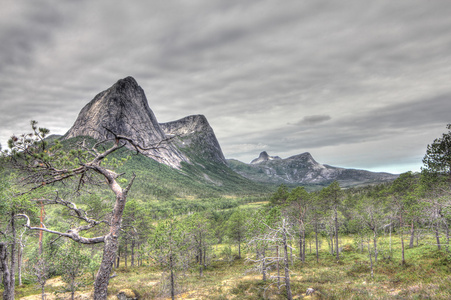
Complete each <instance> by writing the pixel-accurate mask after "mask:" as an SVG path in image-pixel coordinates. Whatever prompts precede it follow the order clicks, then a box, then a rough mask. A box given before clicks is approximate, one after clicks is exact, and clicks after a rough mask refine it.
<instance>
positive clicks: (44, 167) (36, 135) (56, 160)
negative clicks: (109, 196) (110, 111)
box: [8, 121, 168, 300]
mask: <svg viewBox="0 0 451 300" xmlns="http://www.w3.org/2000/svg"><path fill="white" fill-rule="evenodd" d="M36 124H37V122H35V121H32V122H31V126H32V129H33V132H32V133H30V134H24V135H21V136H19V137H16V136H13V137H12V138H11V139H10V140H9V142H8V144H9V147H10V149H11V152H10V158H11V162H10V163H11V165H12V166H13V167H14V168H15V169H17V170H19V171H21V174H22V176H23V177H22V178H21V183H22V184H23V186H24V187H26V190H25V192H23V194H25V193H31V192H33V191H36V190H38V189H44V188H47V187H49V186H55V185H57V184H61V183H62V184H66V183H68V182H69V181H73V182H75V183H76V184H75V186H76V188H75V190H76V191H77V192H80V190H81V189H82V188H83V187H85V186H86V185H89V184H95V185H98V184H100V183H102V182H103V183H106V184H107V186H108V188H109V189H110V190H111V192H113V194H114V196H115V202H114V207H113V210H112V213H111V214H110V217H109V219H108V220H95V219H93V218H90V217H89V216H88V214H87V212H86V211H85V210H83V209H82V208H79V207H77V205H76V204H75V203H74V202H71V201H68V200H65V199H62V198H61V197H60V195H59V193H58V191H55V192H54V193H55V196H53V197H48V198H39V199H37V201H39V202H42V203H44V204H46V205H49V204H53V205H61V206H64V207H66V209H68V210H69V211H70V212H71V214H72V215H73V216H74V217H75V218H77V219H78V220H80V224H81V225H80V226H77V227H74V228H71V229H69V230H67V231H66V232H59V231H56V230H52V229H50V228H47V227H46V226H45V224H41V226H32V225H31V223H30V218H29V217H28V216H27V215H26V214H20V216H21V217H23V218H25V219H26V221H27V223H26V225H25V226H26V227H27V228H28V229H30V230H40V231H45V232H49V233H52V234H56V235H58V236H61V237H66V238H70V239H72V240H74V241H76V242H78V243H81V244H97V243H104V247H103V258H102V262H101V264H100V267H99V270H98V272H97V275H96V278H95V282H94V299H96V300H99V299H106V298H107V287H108V283H109V280H110V274H111V270H112V267H113V262H114V259H115V257H116V252H117V249H118V236H119V231H120V230H121V221H122V215H123V211H124V207H125V203H126V201H127V194H128V192H129V191H130V189H131V187H132V185H133V181H134V179H135V177H136V176H135V174H133V175H132V176H131V178H130V179H129V183H128V184H127V186H126V187H125V188H123V187H121V186H120V185H119V183H118V178H119V177H120V176H123V175H124V174H117V173H116V172H114V171H113V170H110V169H109V168H108V165H107V163H105V158H107V157H108V156H109V155H111V154H113V153H115V152H117V151H118V150H120V149H122V148H124V147H125V146H127V147H128V148H132V149H134V150H136V152H137V153H138V152H145V151H147V150H152V149H159V148H161V147H164V144H165V143H167V141H168V140H162V141H160V142H159V143H157V144H155V145H152V146H150V147H143V146H141V145H138V144H136V143H135V142H134V141H133V140H132V139H130V138H128V137H126V136H122V135H118V134H115V133H114V132H112V131H110V130H108V129H106V131H107V132H108V137H107V138H106V139H105V140H103V141H100V142H96V143H94V144H93V145H88V143H87V142H86V140H84V141H83V142H82V143H80V144H78V147H77V149H72V150H71V151H70V152H69V153H66V152H65V151H63V150H62V145H61V144H60V143H59V142H58V141H57V142H56V143H55V144H54V145H52V146H51V147H49V146H48V143H47V141H45V136H46V134H47V133H48V132H49V131H48V130H47V129H45V128H38V127H37V126H36ZM100 224H106V225H107V226H108V229H109V230H108V232H107V233H105V234H103V235H99V236H96V237H89V238H87V237H84V236H83V235H82V233H83V232H85V231H87V230H90V229H93V228H94V227H96V226H98V225H100Z"/></svg>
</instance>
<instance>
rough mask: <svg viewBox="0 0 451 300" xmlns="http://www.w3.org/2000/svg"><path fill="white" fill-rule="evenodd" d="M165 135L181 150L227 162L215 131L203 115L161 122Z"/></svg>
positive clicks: (215, 160) (204, 157) (208, 158)
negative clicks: (171, 138)
mask: <svg viewBox="0 0 451 300" xmlns="http://www.w3.org/2000/svg"><path fill="white" fill-rule="evenodd" d="M160 127H161V128H162V129H163V131H164V133H165V134H166V135H167V136H172V137H174V139H175V140H176V141H177V142H176V144H177V147H179V149H181V150H182V151H183V152H185V151H190V152H191V154H195V155H197V156H199V157H201V158H202V159H207V160H211V161H214V162H218V163H222V164H227V162H226V159H225V157H224V154H223V153H222V150H221V146H220V145H219V142H218V140H217V139H216V136H215V133H214V132H213V129H212V128H211V126H210V124H209V123H208V121H207V119H206V118H205V116H203V115H192V116H188V117H185V118H182V119H180V120H177V121H172V122H168V123H161V124H160Z"/></svg>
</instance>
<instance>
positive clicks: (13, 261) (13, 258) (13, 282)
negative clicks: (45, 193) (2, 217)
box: [9, 213, 17, 297]
mask: <svg viewBox="0 0 451 300" xmlns="http://www.w3.org/2000/svg"><path fill="white" fill-rule="evenodd" d="M14 218H15V214H14V213H12V214H11V231H12V235H13V240H12V243H11V269H10V271H9V272H10V274H9V276H10V277H11V279H10V282H11V290H12V295H13V297H14V289H15V287H16V243H17V234H16V222H15V220H14Z"/></svg>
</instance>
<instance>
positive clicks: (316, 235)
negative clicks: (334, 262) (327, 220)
mask: <svg viewBox="0 0 451 300" xmlns="http://www.w3.org/2000/svg"><path fill="white" fill-rule="evenodd" d="M315 242H316V263H319V253H318V224H315Z"/></svg>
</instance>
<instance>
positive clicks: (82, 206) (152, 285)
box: [0, 122, 451, 299]
mask: <svg viewBox="0 0 451 300" xmlns="http://www.w3.org/2000/svg"><path fill="white" fill-rule="evenodd" d="M448 129H450V127H449V126H448ZM47 134H48V130H46V129H43V128H38V127H37V125H36V123H35V122H33V123H32V133H31V134H29V135H23V136H19V137H13V138H12V139H11V141H10V142H9V148H10V150H9V151H4V152H3V155H2V158H1V159H2V162H1V167H2V170H1V176H2V180H1V181H0V198H1V201H0V212H1V213H0V271H1V273H0V274H1V277H2V286H1V291H0V292H1V293H2V295H3V299H19V298H25V299H27V297H30V298H28V299H37V298H36V294H38V295H37V296H38V297H39V298H42V299H44V297H45V299H58V298H64V299H69V298H72V299H74V298H75V297H76V296H77V295H78V294H85V295H87V296H88V297H93V298H95V299H115V298H116V295H117V294H118V293H120V292H122V293H132V294H134V295H135V297H138V298H139V299H158V298H161V299H166V298H172V299H296V298H298V299H299V298H300V297H312V298H315V297H316V298H317V299H349V298H354V299H423V298H424V299H449V298H451V273H450V271H451V253H450V240H449V239H450V233H449V226H450V222H451V207H450V204H451V181H450V177H449V174H450V170H449V153H450V151H449V149H450V147H449V146H448V141H449V137H450V136H451V133H450V132H448V133H445V134H444V135H443V137H442V138H438V139H436V140H434V142H433V143H432V144H431V145H429V146H428V148H427V151H426V155H425V158H424V160H423V162H424V164H425V167H424V169H423V170H422V172H421V173H411V172H407V173H404V174H401V175H400V176H399V177H398V178H397V179H396V180H394V181H393V182H391V183H384V184H379V185H371V186H365V187H358V188H348V189H342V188H340V185H339V184H338V183H337V182H331V183H330V184H329V185H328V186H325V187H324V188H322V189H319V190H317V191H311V192H308V191H307V190H306V189H305V188H304V187H295V188H290V187H287V186H284V185H281V186H279V187H275V188H273V190H272V192H271V193H266V190H264V191H263V193H261V194H259V193H258V191H256V190H252V189H253V187H250V188H246V187H243V190H245V192H243V191H239V190H238V186H234V187H233V188H231V189H230V190H225V189H226V188H224V190H220V189H219V188H217V189H216V190H215V189H214V188H212V187H203V186H202V185H201V184H200V183H196V182H193V181H189V178H186V177H187V176H186V174H185V175H180V177H177V176H179V175H174V174H175V173H171V172H170V171H169V170H168V169H166V167H164V166H160V167H155V166H157V165H153V163H152V162H151V163H148V161H150V159H145V158H144V157H143V156H140V155H139V154H134V152H132V151H130V150H128V149H127V148H126V147H125V146H126V144H128V146H130V145H131V146H133V147H134V149H135V150H138V152H139V145H135V144H134V142H133V141H130V140H128V139H127V137H121V136H116V135H113V136H112V139H111V140H108V141H102V142H96V141H94V140H92V139H89V138H75V139H71V140H68V141H65V142H59V141H58V140H50V139H45V137H46V135H47ZM143 164H150V165H146V166H147V167H148V169H150V170H151V171H152V172H153V173H154V174H153V175H154V176H155V177H151V176H149V177H145V176H146V174H148V173H146V172H145V171H146V170H145V169H146V168H143V167H142V165H143ZM158 176H161V177H163V178H165V180H164V181H160V180H161V179H158ZM135 177H136V180H135ZM146 178H147V179H146ZM171 182H177V184H171ZM185 182H193V183H192V184H185ZM230 184H232V182H231V183H230ZM158 186H159V189H156V190H153V189H154V188H157V187H158ZM165 189H166V190H165ZM151 190H153V192H149V191H151ZM37 287H38V288H37ZM33 295H35V296H33ZM33 297H35V298H33Z"/></svg>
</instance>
